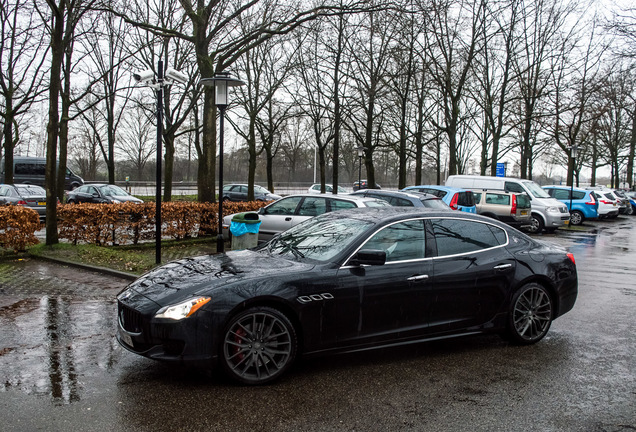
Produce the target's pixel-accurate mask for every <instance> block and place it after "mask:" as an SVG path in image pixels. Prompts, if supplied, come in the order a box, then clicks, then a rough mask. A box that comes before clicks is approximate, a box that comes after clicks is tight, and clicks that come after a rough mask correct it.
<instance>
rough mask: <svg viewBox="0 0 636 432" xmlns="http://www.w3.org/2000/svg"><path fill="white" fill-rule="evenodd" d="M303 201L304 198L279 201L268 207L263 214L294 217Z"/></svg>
mask: <svg viewBox="0 0 636 432" xmlns="http://www.w3.org/2000/svg"><path fill="white" fill-rule="evenodd" d="M301 199H302V197H290V198H284V199H281V200H278V201H276V202H275V203H274V204H272V205H270V206H269V207H266V208H265V209H264V210H263V212H264V214H270V215H293V214H294V213H295V212H296V207H298V203H299V202H300V200H301Z"/></svg>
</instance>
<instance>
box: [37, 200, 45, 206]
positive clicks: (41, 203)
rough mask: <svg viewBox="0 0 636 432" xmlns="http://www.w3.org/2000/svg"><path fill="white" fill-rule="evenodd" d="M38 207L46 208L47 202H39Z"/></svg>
mask: <svg viewBox="0 0 636 432" xmlns="http://www.w3.org/2000/svg"><path fill="white" fill-rule="evenodd" d="M38 205H39V206H45V205H46V201H38Z"/></svg>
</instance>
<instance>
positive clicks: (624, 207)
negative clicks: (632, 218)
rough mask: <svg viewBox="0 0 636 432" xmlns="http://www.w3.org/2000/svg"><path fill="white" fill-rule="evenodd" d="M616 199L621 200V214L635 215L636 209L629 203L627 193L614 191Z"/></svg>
mask: <svg viewBox="0 0 636 432" xmlns="http://www.w3.org/2000/svg"><path fill="white" fill-rule="evenodd" d="M612 192H613V193H614V195H615V196H616V198H618V199H619V200H621V209H619V213H621V214H626V215H631V214H633V213H634V209H633V208H632V205H631V203H630V202H629V197H628V196H627V195H625V192H623V191H621V190H616V189H614V190H612Z"/></svg>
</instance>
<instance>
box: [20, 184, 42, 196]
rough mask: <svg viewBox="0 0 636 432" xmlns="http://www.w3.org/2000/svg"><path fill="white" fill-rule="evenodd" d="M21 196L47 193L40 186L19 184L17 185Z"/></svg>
mask: <svg viewBox="0 0 636 432" xmlns="http://www.w3.org/2000/svg"><path fill="white" fill-rule="evenodd" d="M15 188H16V189H17V190H18V193H19V194H20V195H21V196H29V195H40V196H42V195H46V191H45V190H44V189H43V188H41V187H40V186H17V185H16V187H15Z"/></svg>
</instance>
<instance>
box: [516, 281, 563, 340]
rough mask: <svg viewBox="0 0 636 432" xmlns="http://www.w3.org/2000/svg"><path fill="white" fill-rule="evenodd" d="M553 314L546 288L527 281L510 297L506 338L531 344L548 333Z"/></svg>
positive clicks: (551, 303)
mask: <svg viewBox="0 0 636 432" xmlns="http://www.w3.org/2000/svg"><path fill="white" fill-rule="evenodd" d="M553 316H554V303H553V302H552V298H551V297H550V293H549V292H548V290H547V289H546V288H545V287H544V286H543V285H540V284H538V283H534V282H533V283H529V284H526V285H524V286H522V287H521V288H519V290H517V292H516V293H515V294H514V296H513V297H512V302H511V304H510V314H509V317H508V329H507V336H508V338H509V339H510V340H511V341H512V342H514V343H517V344H521V345H531V344H534V343H537V342H539V341H540V340H541V339H543V337H544V336H545V335H546V334H547V333H548V330H549V329H550V325H551V324H552V317H553Z"/></svg>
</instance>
